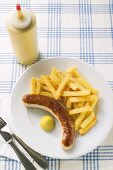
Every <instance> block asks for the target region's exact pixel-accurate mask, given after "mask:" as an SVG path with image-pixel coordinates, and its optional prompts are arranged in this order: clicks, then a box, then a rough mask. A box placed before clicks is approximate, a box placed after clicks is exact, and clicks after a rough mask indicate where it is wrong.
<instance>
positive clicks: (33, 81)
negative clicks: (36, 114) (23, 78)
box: [30, 78, 36, 94]
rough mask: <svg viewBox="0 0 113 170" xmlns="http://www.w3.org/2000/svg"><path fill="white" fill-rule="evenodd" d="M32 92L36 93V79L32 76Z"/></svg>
mask: <svg viewBox="0 0 113 170" xmlns="http://www.w3.org/2000/svg"><path fill="white" fill-rule="evenodd" d="M30 93H31V94H36V79H35V78H32V79H31V90H30Z"/></svg>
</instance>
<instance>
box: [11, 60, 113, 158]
mask: <svg viewBox="0 0 113 170" xmlns="http://www.w3.org/2000/svg"><path fill="white" fill-rule="evenodd" d="M52 66H55V67H57V68H58V69H61V70H66V69H67V68H70V67H72V66H77V67H78V69H79V71H80V73H81V74H83V75H84V76H85V77H86V78H87V79H88V80H89V81H90V82H91V83H92V84H93V86H94V87H95V88H97V89H98V90H99V91H100V101H99V106H98V123H97V124H96V126H95V127H94V128H92V130H90V131H89V132H88V133H87V134H86V135H84V136H79V137H78V138H77V139H76V143H75V146H74V147H73V148H72V149H71V150H70V151H64V150H63V149H62V147H61V145H60V140H61V128H60V125H59V123H58V122H57V121H56V128H55V129H54V130H53V131H52V132H50V133H47V132H44V131H43V130H42V129H41V128H40V126H39V120H40V118H41V117H42V116H43V115H45V114H47V112H46V111H43V110H40V109H31V108H26V107H24V106H23V104H22V102H21V98H22V96H23V95H25V94H27V93H29V90H30V79H31V78H32V77H39V76H40V75H41V74H49V73H50V70H51V68H52ZM11 119H12V121H13V125H14V127H15V129H16V131H17V132H18V134H19V135H20V137H21V138H22V139H23V140H24V141H25V142H26V143H27V144H29V145H30V146H31V147H32V148H33V149H35V150H36V151H38V152H40V153H41V154H43V155H46V156H49V157H53V158H59V159H62V158H63V159H68V158H69V159H71V158H75V157H78V156H82V155H84V154H86V153H88V152H90V151H92V150H93V149H95V148H96V147H97V146H98V145H100V144H101V143H102V141H103V140H104V139H105V138H106V137H107V135H108V134H109V132H110V130H111V128H112V124H113V96H112V90H111V89H110V87H109V85H108V83H107V82H106V81H105V79H104V78H103V77H102V75H101V74H100V73H98V72H97V71H96V70H95V69H94V68H93V67H91V66H90V65H88V64H86V63H84V62H82V61H80V60H76V59H73V58H52V59H46V60H42V61H40V62H37V63H35V64H33V65H32V66H31V67H30V68H28V69H27V70H26V71H25V72H24V73H23V74H22V76H21V77H20V78H19V79H18V81H17V83H16V85H15V87H14V89H13V92H12V96H11Z"/></svg>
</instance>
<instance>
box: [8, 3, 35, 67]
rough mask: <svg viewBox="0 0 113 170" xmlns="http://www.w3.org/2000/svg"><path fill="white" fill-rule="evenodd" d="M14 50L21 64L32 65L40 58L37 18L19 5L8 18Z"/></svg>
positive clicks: (9, 32)
mask: <svg viewBox="0 0 113 170" xmlns="http://www.w3.org/2000/svg"><path fill="white" fill-rule="evenodd" d="M6 27H7V30H8V34H9V37H10V40H11V43H12V48H13V51H14V54H15V56H16V59H17V61H18V62H19V63H21V64H24V65H30V64H32V63H34V62H35V61H36V60H37V58H38V45H37V27H36V16H35V14H34V13H33V12H32V11H30V10H28V9H21V6H20V5H19V4H17V5H16V9H15V10H13V11H11V13H10V14H9V15H8V16H7V18H6Z"/></svg>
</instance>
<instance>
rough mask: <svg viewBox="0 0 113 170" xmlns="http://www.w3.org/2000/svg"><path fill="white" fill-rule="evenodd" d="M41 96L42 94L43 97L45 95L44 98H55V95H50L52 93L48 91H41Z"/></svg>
mask: <svg viewBox="0 0 113 170" xmlns="http://www.w3.org/2000/svg"><path fill="white" fill-rule="evenodd" d="M40 94H41V95H44V96H48V97H52V98H54V96H53V94H52V93H50V92H48V91H41V92H40Z"/></svg>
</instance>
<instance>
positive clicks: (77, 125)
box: [75, 102, 89, 130]
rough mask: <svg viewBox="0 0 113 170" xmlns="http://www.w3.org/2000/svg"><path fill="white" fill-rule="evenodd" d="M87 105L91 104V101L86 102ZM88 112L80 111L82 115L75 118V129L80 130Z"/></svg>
mask: <svg viewBox="0 0 113 170" xmlns="http://www.w3.org/2000/svg"><path fill="white" fill-rule="evenodd" d="M85 106H89V102H86V103H85ZM86 113H87V112H82V113H80V115H79V116H78V118H77V119H76V120H75V130H78V129H79V127H80V125H81V123H82V121H83V120H84V118H85V115H86Z"/></svg>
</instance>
